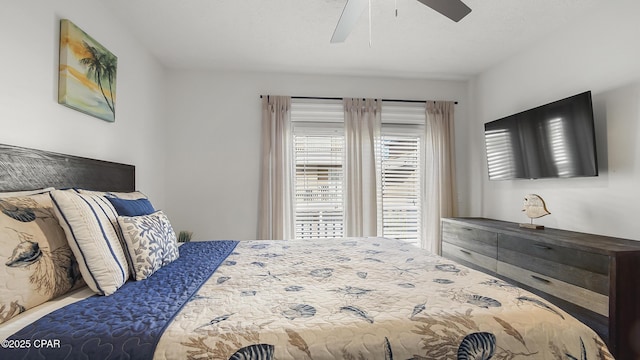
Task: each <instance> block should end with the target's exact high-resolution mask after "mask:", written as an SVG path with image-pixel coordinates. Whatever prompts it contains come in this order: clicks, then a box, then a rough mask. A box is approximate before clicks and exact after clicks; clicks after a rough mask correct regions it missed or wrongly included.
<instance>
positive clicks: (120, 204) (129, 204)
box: [106, 196, 156, 216]
mask: <svg viewBox="0 0 640 360" xmlns="http://www.w3.org/2000/svg"><path fill="white" fill-rule="evenodd" d="M106 198H107V200H109V202H110V203H111V205H113V207H114V208H115V209H116V212H118V215H120V216H140V215H149V214H152V213H154V212H155V211H156V210H155V209H154V208H153V205H151V201H149V199H144V198H143V199H137V200H127V199H120V198H117V197H110V196H106Z"/></svg>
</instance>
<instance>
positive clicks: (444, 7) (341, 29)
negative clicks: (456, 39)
mask: <svg viewBox="0 0 640 360" xmlns="http://www.w3.org/2000/svg"><path fill="white" fill-rule="evenodd" d="M418 1H419V2H421V3H423V4H425V5H427V6H428V7H430V8H432V9H433V10H435V11H437V12H439V13H440V14H442V15H444V16H446V17H448V18H449V19H451V20H453V21H455V22H458V21H460V20H462V18H464V17H465V16H467V15H468V14H469V13H470V12H471V9H470V8H469V7H468V6H467V5H465V4H464V3H463V2H462V1H460V0H418ZM370 3H371V0H347V4H346V5H345V6H344V9H343V10H342V15H340V20H338V25H336V29H335V31H334V32H333V36H332V37H331V43H332V44H334V43H340V42H344V41H345V39H346V38H347V36H349V33H351V30H353V28H354V27H355V25H356V22H357V21H358V19H359V18H360V16H361V15H362V12H363V11H364V10H365V9H366V8H367V6H368V5H369V4H370ZM369 11H371V9H370V6H369Z"/></svg>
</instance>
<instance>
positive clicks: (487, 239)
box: [442, 218, 640, 359]
mask: <svg viewBox="0 0 640 360" xmlns="http://www.w3.org/2000/svg"><path fill="white" fill-rule="evenodd" d="M442 256H444V257H445V258H448V259H452V260H455V261H457V262H459V263H461V264H464V265H467V266H469V267H471V268H474V269H476V270H480V271H483V272H486V273H489V274H491V275H494V276H497V277H499V278H502V279H504V280H507V281H510V282H512V283H515V284H516V285H518V286H520V287H522V288H524V289H526V290H529V291H531V292H533V293H535V294H537V295H539V296H541V297H543V298H545V299H547V300H548V301H550V302H552V303H554V304H555V305H557V306H558V307H560V308H562V309H563V310H565V311H566V312H568V313H570V314H571V315H573V316H574V317H576V318H578V319H579V320H580V321H582V322H583V323H585V324H587V325H589V326H590V327H591V328H593V329H594V330H595V331H596V332H597V333H598V334H599V335H600V336H601V337H602V339H603V340H604V341H605V342H606V343H607V345H608V346H609V349H610V350H611V352H612V353H613V354H614V356H615V357H616V359H640V241H633V240H626V239H619V238H613V237H607V236H600V235H592V234H585V233H578V232H572V231H564V230H557V229H549V228H547V229H544V230H532V229H525V228H520V227H519V226H518V224H516V223H511V222H506V221H498V220H490V219H482V218H448V219H442Z"/></svg>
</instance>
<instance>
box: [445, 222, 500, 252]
mask: <svg viewBox="0 0 640 360" xmlns="http://www.w3.org/2000/svg"><path fill="white" fill-rule="evenodd" d="M442 242H443V246H444V244H445V243H449V244H453V245H456V246H458V247H460V248H462V249H465V250H468V251H471V252H473V253H477V254H481V255H484V256H487V257H490V258H493V259H495V258H496V257H497V244H498V234H497V233H495V232H492V231H487V230H481V229H476V228H473V227H467V226H462V225H454V224H451V223H448V222H443V223H442Z"/></svg>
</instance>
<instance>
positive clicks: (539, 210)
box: [522, 194, 551, 219]
mask: <svg viewBox="0 0 640 360" xmlns="http://www.w3.org/2000/svg"><path fill="white" fill-rule="evenodd" d="M522 211H524V213H525V215H527V217H529V218H530V219H536V218H539V217H543V216H545V215H549V214H551V213H550V212H549V210H547V205H546V204H545V203H544V200H543V199H542V197H540V195H536V194H529V195H526V196H525V197H524V204H523V209H522Z"/></svg>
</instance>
